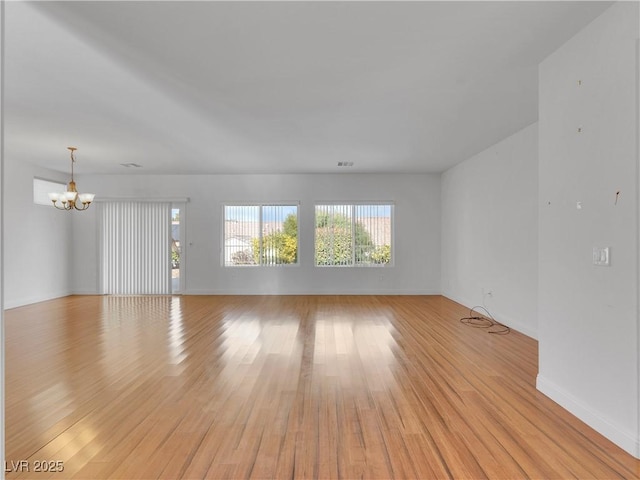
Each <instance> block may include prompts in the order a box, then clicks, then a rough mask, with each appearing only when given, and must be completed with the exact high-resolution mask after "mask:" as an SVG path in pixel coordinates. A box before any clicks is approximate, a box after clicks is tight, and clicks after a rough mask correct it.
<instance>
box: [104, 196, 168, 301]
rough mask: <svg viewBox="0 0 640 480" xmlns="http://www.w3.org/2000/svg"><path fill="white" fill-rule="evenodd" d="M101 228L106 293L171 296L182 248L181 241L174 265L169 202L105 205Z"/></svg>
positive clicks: (111, 203)
mask: <svg viewBox="0 0 640 480" xmlns="http://www.w3.org/2000/svg"><path fill="white" fill-rule="evenodd" d="M178 215H179V213H178ZM100 226H101V229H100V231H101V233H100V252H101V255H100V260H101V261H100V266H101V272H100V273H101V275H100V277H101V281H102V292H103V293H105V294H112V295H145V294H155V295H163V294H171V293H172V291H173V289H172V271H173V268H172V267H173V265H177V267H178V271H179V264H180V259H179V248H180V245H179V239H178V244H177V246H176V247H177V250H176V252H177V253H178V258H177V263H174V262H173V260H172V259H173V257H174V256H173V255H172V250H173V245H174V242H173V240H172V238H173V237H172V205H171V203H170V202H129V201H126V202H125V201H122V202H105V203H103V204H102V209H101V225H100ZM178 229H179V226H178ZM178 285H179V277H178Z"/></svg>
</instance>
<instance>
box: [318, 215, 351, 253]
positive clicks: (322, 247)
mask: <svg viewBox="0 0 640 480" xmlns="http://www.w3.org/2000/svg"><path fill="white" fill-rule="evenodd" d="M352 230H353V228H352V208H351V205H316V232H315V237H316V238H315V242H316V246H315V260H316V265H328V266H343V265H352V264H353V235H352Z"/></svg>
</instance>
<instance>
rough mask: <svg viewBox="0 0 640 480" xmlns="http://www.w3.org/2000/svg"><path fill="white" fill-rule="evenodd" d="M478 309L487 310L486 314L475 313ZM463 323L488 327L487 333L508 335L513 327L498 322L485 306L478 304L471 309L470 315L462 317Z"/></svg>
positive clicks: (477, 326) (476, 326) (475, 326)
mask: <svg viewBox="0 0 640 480" xmlns="http://www.w3.org/2000/svg"><path fill="white" fill-rule="evenodd" d="M477 309H482V310H484V311H485V313H486V316H485V315H474V313H478V314H479V313H480V312H477ZM460 321H461V322H462V323H464V324H465V325H468V326H470V327H474V328H486V329H487V333H493V334H495V335H507V334H509V333H511V329H510V328H509V327H507V326H506V325H503V324H502V323H500V322H497V321H496V319H495V318H493V315H491V313H490V312H489V310H487V309H486V308H485V307H481V306H479V305H478V306H476V307H473V308H472V309H470V310H469V316H468V317H463V318H461V319H460Z"/></svg>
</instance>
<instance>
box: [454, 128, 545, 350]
mask: <svg viewBox="0 0 640 480" xmlns="http://www.w3.org/2000/svg"><path fill="white" fill-rule="evenodd" d="M537 198H538V126H537V124H533V125H530V126H529V127H526V128H525V129H523V130H521V131H519V132H517V133H515V134H514V135H512V136H510V137H508V138H506V139H504V140H503V141H501V142H499V143H497V144H496V145H494V146H492V147H490V148H488V149H487V150H485V151H483V152H481V153H479V154H477V155H474V156H473V157H471V158H470V159H468V160H466V161H464V162H462V163H460V164H458V165H456V166H455V167H453V168H451V169H449V170H447V171H446V172H445V173H444V174H443V175H442V290H443V295H445V296H447V297H449V298H451V299H452V300H455V301H457V302H458V303H462V304H463V305H466V306H468V307H473V306H475V305H480V306H482V305H483V304H484V306H485V307H486V308H487V309H488V310H489V311H490V312H491V314H492V315H493V316H494V318H496V320H498V321H500V322H502V323H504V324H505V325H509V326H510V327H512V328H514V329H516V330H518V331H520V332H522V333H524V334H526V335H529V336H531V337H534V338H536V337H537V332H538V325H537V324H538V315H537V313H538V305H537V302H538V263H537V262H538V204H537ZM489 291H490V292H491V295H490V296H489V295H486V293H487V292H489Z"/></svg>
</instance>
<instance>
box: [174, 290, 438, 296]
mask: <svg viewBox="0 0 640 480" xmlns="http://www.w3.org/2000/svg"><path fill="white" fill-rule="evenodd" d="M182 293H183V294H184V295H440V292H439V291H435V290H433V291H430V290H402V291H400V290H386V289H385V290H376V291H371V290H366V291H365V290H357V289H349V290H339V291H336V290H332V289H326V290H314V291H280V292H273V291H259V290H239V289H216V290H205V289H189V290H187V291H185V292H182Z"/></svg>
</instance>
